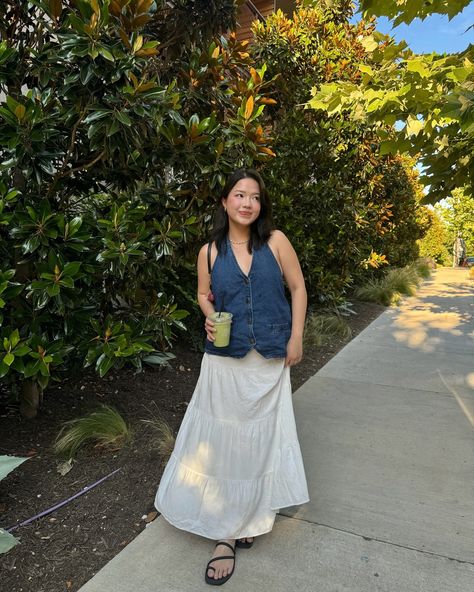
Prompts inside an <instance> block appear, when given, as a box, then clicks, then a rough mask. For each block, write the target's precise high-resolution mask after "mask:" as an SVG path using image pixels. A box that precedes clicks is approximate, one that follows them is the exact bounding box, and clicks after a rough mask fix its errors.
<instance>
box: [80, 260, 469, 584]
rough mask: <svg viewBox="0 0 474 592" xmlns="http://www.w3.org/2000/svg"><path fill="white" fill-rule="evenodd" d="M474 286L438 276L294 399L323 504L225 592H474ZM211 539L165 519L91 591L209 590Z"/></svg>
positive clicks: (245, 562)
mask: <svg viewBox="0 0 474 592" xmlns="http://www.w3.org/2000/svg"><path fill="white" fill-rule="evenodd" d="M473 313H474V282H473V281H472V280H469V278H468V272H467V270H464V269H440V270H438V271H436V272H435V274H434V276H433V278H432V279H431V280H428V281H426V282H425V283H424V284H423V286H422V288H421V289H420V290H419V292H418V294H417V296H416V297H413V298H408V299H406V300H405V301H404V302H403V304H402V306H401V307H400V308H396V309H389V310H387V311H386V312H384V313H383V314H382V315H381V316H380V317H379V318H378V319H377V320H376V321H374V322H373V323H372V324H371V325H370V326H369V327H367V328H366V329H365V331H363V332H362V333H361V334H360V335H359V336H358V337H356V338H355V339H354V340H352V341H351V342H350V343H349V344H348V345H347V346H346V347H345V348H344V349H343V350H342V351H341V352H340V353H339V354H338V355H337V356H335V357H334V358H333V359H332V360H331V361H330V362H329V363H328V364H327V365H326V366H324V368H322V369H321V370H320V371H319V372H318V373H317V374H316V375H315V376H313V377H312V378H311V379H310V380H308V381H307V382H306V383H305V384H304V385H303V386H302V387H301V388H300V389H299V390H298V391H297V392H296V393H295V395H294V405H295V414H296V421H297V425H298V432H299V437H300V442H301V447H302V451H303V457H304V462H305V467H306V472H307V476H308V482H309V490H310V496H311V502H310V503H309V504H306V505H305V506H299V507H296V508H287V509H285V510H283V511H282V513H281V515H280V516H278V517H277V521H276V524H275V527H274V529H273V531H272V532H271V533H270V534H267V535H264V536H262V537H259V538H258V539H257V540H256V543H255V545H254V546H253V548H252V549H251V550H245V549H240V550H238V553H237V561H236V568H235V573H234V575H233V577H232V578H231V579H230V580H229V581H228V582H227V583H226V584H225V590H226V591H227V592H233V591H248V592H253V591H257V590H258V591H259V592H264V591H265V590H272V592H280V591H281V592H283V591H284V592H293V591H296V590H298V592H304V591H318V592H339V591H343V590H344V591H349V592H376V591H377V592H467V591H468V590H472V589H473V587H474V454H473V453H474V438H473V435H474V432H473V427H474V314H473ZM212 549H213V544H212V542H211V541H207V540H205V539H202V538H200V537H197V536H194V535H191V534H188V533H185V532H182V531H179V530H177V529H175V528H173V527H171V526H170V525H168V524H167V523H166V522H165V521H164V520H163V519H162V518H158V519H157V520H156V521H155V522H153V523H152V524H151V525H149V527H148V528H147V529H146V530H145V531H143V532H142V533H141V534H140V535H139V536H138V537H137V538H136V539H135V540H134V541H133V542H132V543H131V544H130V545H128V547H126V548H125V549H124V550H123V551H122V552H121V553H119V554H118V555H117V556H116V557H115V558H114V559H113V560H112V561H111V562H110V563H108V564H107V565H106V566H105V567H104V568H103V569H102V570H101V571H100V572H99V573H98V574H97V575H96V576H95V577H93V578H92V580H90V581H89V582H88V583H87V584H86V585H85V586H83V587H82V588H81V590H80V592H130V591H133V592H188V591H189V592H191V591H192V592H199V591H200V590H203V591H204V590H206V591H207V592H209V590H210V587H209V586H208V585H206V584H205V583H204V567H205V564H206V562H207V560H208V558H209V556H210V553H211V551H212Z"/></svg>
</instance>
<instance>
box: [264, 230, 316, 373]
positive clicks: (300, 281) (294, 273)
mask: <svg viewBox="0 0 474 592" xmlns="http://www.w3.org/2000/svg"><path fill="white" fill-rule="evenodd" d="M270 241H271V244H272V246H274V247H275V250H276V253H277V259H278V261H279V263H280V265H281V269H282V272H283V277H284V278H285V281H286V283H287V285H288V288H289V290H290V293H291V314H292V323H291V336H290V340H289V341H288V344H287V347H286V359H285V366H294V365H295V364H298V362H300V361H301V359H302V357H303V332H304V324H305V318H306V306H307V301H308V297H307V294H306V287H305V283H304V277H303V273H302V271H301V266H300V262H299V261H298V256H297V255H296V252H295V250H294V249H293V247H292V245H291V243H290V241H289V240H288V239H287V238H286V236H285V235H284V234H283V232H281V231H280V230H275V231H274V232H273V233H272V236H271V239H270Z"/></svg>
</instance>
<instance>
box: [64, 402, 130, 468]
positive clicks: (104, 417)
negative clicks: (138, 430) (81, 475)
mask: <svg viewBox="0 0 474 592" xmlns="http://www.w3.org/2000/svg"><path fill="white" fill-rule="evenodd" d="M130 438H131V432H130V429H129V427H128V426H127V424H126V423H125V420H124V419H123V417H122V416H121V415H120V413H119V412H118V411H117V410H116V409H113V408H112V407H109V406H108V405H103V406H102V407H101V408H100V409H98V410H97V411H93V412H92V413H90V414H89V415H86V416H85V417H80V418H78V419H72V420H71V421H67V422H66V423H65V424H64V426H63V427H62V429H61V431H60V432H59V434H58V437H57V438H56V442H55V444H54V451H55V452H56V454H58V455H59V456H60V457H63V458H74V456H75V455H76V454H77V452H78V450H79V449H80V448H82V447H83V446H84V445H86V444H94V445H95V446H98V447H102V448H109V449H110V448H112V449H120V448H121V447H122V446H124V445H125V444H126V443H127V442H128V441H129V440H130Z"/></svg>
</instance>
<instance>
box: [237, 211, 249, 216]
mask: <svg viewBox="0 0 474 592" xmlns="http://www.w3.org/2000/svg"><path fill="white" fill-rule="evenodd" d="M239 214H240V215H241V216H251V215H252V212H239Z"/></svg>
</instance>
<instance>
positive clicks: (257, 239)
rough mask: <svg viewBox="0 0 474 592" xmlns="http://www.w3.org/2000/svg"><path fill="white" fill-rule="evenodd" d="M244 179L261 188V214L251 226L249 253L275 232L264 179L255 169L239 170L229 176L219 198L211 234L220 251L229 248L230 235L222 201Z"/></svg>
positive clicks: (270, 203)
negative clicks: (254, 182)
mask: <svg viewBox="0 0 474 592" xmlns="http://www.w3.org/2000/svg"><path fill="white" fill-rule="evenodd" d="M242 179H253V180H254V181H257V183H258V186H259V188H260V213H259V215H258V218H257V219H256V220H255V221H254V222H252V224H251V226H250V241H249V243H248V250H249V253H252V252H253V250H254V249H259V248H260V247H261V246H262V245H264V244H265V243H266V242H267V241H268V239H269V238H270V235H271V232H272V230H273V220H272V202H271V201H270V197H269V195H268V191H267V190H266V188H265V183H264V182H263V179H262V177H261V176H260V175H259V173H257V171H254V170H253V169H238V170H236V171H234V172H233V173H232V174H231V175H229V177H228V179H227V182H226V184H225V185H224V187H223V189H222V192H221V195H220V197H219V205H218V207H217V211H216V214H215V218H214V228H213V230H212V233H211V240H213V241H216V246H217V250H218V251H220V250H221V249H222V250H223V251H225V249H226V248H227V241H226V239H227V235H228V233H229V218H228V216H227V213H226V211H225V209H224V206H223V205H222V200H223V199H226V198H227V197H228V195H229V193H230V192H231V190H232V187H234V185H235V184H236V183H238V182H239V181H241V180H242Z"/></svg>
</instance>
